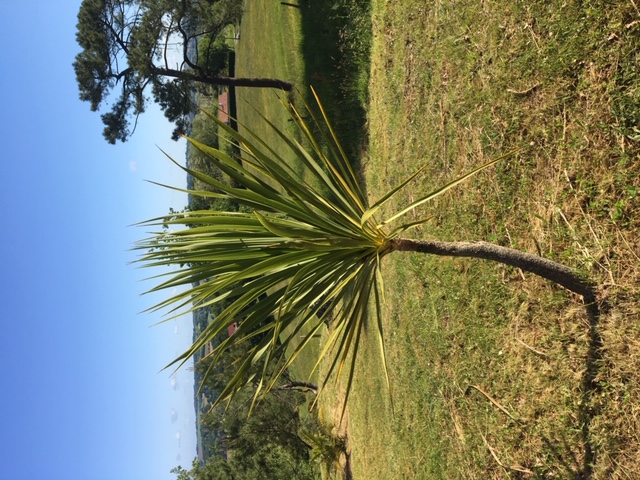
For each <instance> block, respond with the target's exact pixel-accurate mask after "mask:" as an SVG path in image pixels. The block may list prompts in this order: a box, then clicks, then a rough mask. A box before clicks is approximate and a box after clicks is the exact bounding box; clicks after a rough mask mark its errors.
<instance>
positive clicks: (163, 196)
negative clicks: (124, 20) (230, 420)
mask: <svg viewBox="0 0 640 480" xmlns="http://www.w3.org/2000/svg"><path fill="white" fill-rule="evenodd" d="M79 6H80V1H79V0H73V1H72V0H64V1H53V2H51V1H45V0H35V1H34V0H31V1H29V0H27V1H25V2H9V1H2V2H0V15H1V18H2V19H3V20H4V24H5V27H3V28H2V29H1V30H0V35H1V36H2V38H1V39H0V41H1V44H2V45H3V47H4V48H3V51H4V55H3V63H2V64H3V67H2V74H1V75H0V95H1V99H0V100H1V103H0V104H1V105H2V127H3V128H2V130H3V134H4V135H3V138H4V145H3V149H2V150H3V153H2V160H3V161H2V170H1V172H2V173H1V175H2V176H1V180H2V189H0V206H1V207H2V210H3V217H4V219H3V220H4V221H3V225H4V228H3V234H2V236H1V238H2V240H1V246H2V252H3V254H4V258H5V260H4V262H3V263H4V264H3V267H2V269H1V270H0V272H1V273H0V275H1V276H0V279H1V282H2V289H3V291H4V293H5V295H4V299H5V308H4V309H3V312H2V317H1V318H2V320H1V321H2V329H1V332H2V333H1V334H0V339H1V341H2V345H3V348H2V349H0V362H1V365H2V367H3V375H2V383H1V385H2V394H1V395H0V412H1V413H2V420H0V422H2V423H4V424H5V425H4V428H3V431H2V436H1V437H0V438H1V440H0V447H1V451H2V459H3V461H2V462H0V478H3V479H4V478H7V479H22V478H25V479H27V478H28V479H31V480H39V479H48V480H56V479H89V480H91V479H105V480H113V479H116V478H117V479H119V480H128V479H131V480H137V479H141V480H145V479H154V480H162V479H171V478H175V476H174V475H171V474H170V473H169V470H170V469H171V468H173V467H175V466H176V465H178V464H182V465H184V466H185V467H188V466H189V465H190V463H191V461H192V459H193V458H194V456H195V454H196V451H195V419H194V413H193V380H192V374H191V372H189V371H187V370H186V369H184V370H181V371H180V372H178V374H177V375H176V376H175V377H171V376H170V372H167V371H164V372H161V371H160V370H161V369H162V367H163V366H164V365H166V364H167V363H168V362H169V361H170V360H172V359H173V358H174V357H175V356H176V355H177V354H179V353H180V352H182V351H183V350H184V349H185V348H186V347H187V346H188V344H189V341H190V338H191V320H190V318H183V319H180V320H178V321H176V322H171V323H167V324H163V325H160V326H155V327H152V325H153V324H155V323H157V322H158V321H160V320H161V318H162V317H161V316H160V315H159V314H140V313H139V312H141V311H142V310H144V309H145V308H147V307H149V306H151V305H152V304H153V303H154V298H153V297H151V298H149V297H144V296H142V297H141V296H140V294H141V293H142V292H143V291H144V290H146V289H147V288H150V287H151V285H152V284H151V283H149V282H142V281H141V279H142V278H143V276H144V275H143V272H142V271H140V270H138V269H136V268H135V267H133V266H131V265H129V262H131V261H132V260H134V259H135V258H136V257H135V254H134V253H132V252H130V251H129V249H130V248H131V246H132V244H133V242H135V241H136V240H139V239H140V238H142V237H143V236H144V234H145V232H144V230H143V229H141V228H138V227H131V226H129V225H131V224H133V223H136V222H139V221H142V220H145V219H147V218H151V217H156V216H159V215H163V214H164V213H167V212H168V211H169V208H170V207H173V208H178V209H181V208H183V207H184V206H185V204H186V198H185V197H184V196H183V195H182V194H178V193H175V192H171V191H168V190H163V189H161V188H159V187H156V186H153V185H151V184H148V183H146V182H145V181H144V180H145V179H149V180H155V181H159V182H161V183H169V184H173V185H177V186H184V185H185V182H186V179H185V175H184V173H182V172H181V171H180V170H179V169H177V167H175V166H173V165H172V164H171V163H170V162H169V161H168V160H167V159H166V158H165V157H164V155H163V154H162V152H160V150H159V149H158V147H161V148H162V149H164V150H167V151H169V153H170V154H171V155H172V156H174V157H175V158H176V159H179V160H180V161H183V160H184V149H185V145H184V143H183V142H180V143H176V142H173V141H171V139H170V132H171V128H172V127H171V125H169V124H168V123H167V122H166V121H165V120H164V118H163V117H162V114H161V113H159V112H158V111H157V110H156V109H150V110H149V111H148V112H147V113H145V114H144V115H143V116H142V117H141V119H140V122H139V125H138V129H137V131H136V132H135V135H134V136H133V137H132V139H131V140H130V141H129V142H127V143H126V144H118V145H116V146H113V145H108V144H107V143H106V142H105V141H104V140H103V138H102V135H101V131H102V125H101V122H100V117H99V115H98V114H97V113H94V112H91V111H90V110H89V105H88V104H86V103H83V102H80V100H79V99H78V93H77V87H76V84H75V76H74V73H73V69H72V67H71V64H72V62H73V59H74V56H75V55H76V53H77V52H78V46H77V45H76V43H75V24H76V15H77V11H78V8H79ZM155 300H159V298H158V297H156V298H155ZM178 434H179V437H180V438H178Z"/></svg>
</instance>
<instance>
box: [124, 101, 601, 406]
mask: <svg viewBox="0 0 640 480" xmlns="http://www.w3.org/2000/svg"><path fill="white" fill-rule="evenodd" d="M316 101H317V97H316ZM318 106H319V111H320V115H318V116H317V117H316V116H314V115H313V114H311V113H309V112H310V111H311V110H310V109H308V108H307V110H308V112H307V113H306V114H305V115H302V114H301V113H300V112H299V111H298V110H297V109H296V108H295V107H294V106H293V105H292V104H285V108H287V109H288V111H289V113H290V115H291V118H292V120H293V122H294V124H295V125H296V126H297V128H298V130H299V132H300V133H301V137H302V141H299V140H297V139H296V137H295V136H294V135H291V134H288V133H285V132H283V131H281V130H280V129H278V128H277V127H276V126H275V125H273V124H272V123H271V122H269V120H268V119H266V118H264V121H265V122H267V123H269V125H270V127H271V128H273V129H274V131H275V132H276V133H277V134H278V135H279V137H280V138H281V139H282V141H283V142H284V143H285V144H286V145H287V146H288V148H289V149H290V151H291V152H292V153H293V154H294V155H295V157H296V158H297V159H298V160H299V162H301V164H302V165H303V166H304V168H305V169H306V170H307V172H308V173H309V174H308V175H307V176H305V178H309V179H310V180H305V178H302V177H301V176H300V175H299V174H297V173H296V172H295V171H294V169H292V168H291V167H290V166H289V165H288V164H287V162H285V160H284V159H283V158H282V157H281V156H279V155H278V154H277V153H276V152H275V151H274V150H273V149H272V148H271V147H270V146H269V145H267V144H266V143H265V142H263V141H262V140H261V139H260V138H259V137H257V136H256V135H255V134H253V133H252V132H250V131H249V132H248V133H247V135H242V134H240V133H238V132H236V131H235V130H233V129H231V128H229V127H228V126H227V125H225V124H223V123H221V122H219V121H218V120H217V119H216V118H215V117H214V116H212V115H210V117H211V119H212V121H215V122H217V123H218V125H219V128H222V129H224V130H225V131H226V132H227V133H228V134H229V135H230V136H231V137H232V138H233V140H234V141H235V142H237V144H238V145H239V146H240V148H241V150H242V162H238V161H237V160H236V159H234V158H232V157H230V156H229V155H228V154H226V153H224V152H223V151H221V150H218V149H215V148H211V147H208V146H206V145H203V144H201V143H199V142H197V141H195V140H192V139H189V141H190V142H191V143H192V145H193V146H194V147H196V148H198V149H199V150H201V151H202V152H203V153H205V154H206V155H208V157H209V158H210V160H211V161H212V162H213V163H214V164H215V165H216V166H217V167H218V168H219V169H220V170H222V171H223V172H224V173H225V174H227V175H228V176H229V177H230V178H231V179H232V180H233V182H232V183H233V184H234V185H240V186H239V187H238V186H230V185H228V184H225V183H223V182H220V181H218V180H216V179H214V178H211V177H208V176H206V175H204V174H201V173H199V172H196V171H192V170H189V169H185V170H186V171H187V172H188V173H190V174H191V175H193V176H194V177H196V178H198V179H199V180H201V181H202V182H204V183H206V184H208V185H210V186H211V187H213V189H215V190H216V192H217V193H214V192H209V191H190V192H189V193H191V194H193V195H200V196H203V197H215V198H225V199H229V200H232V201H234V202H237V203H238V204H240V205H241V206H243V207H244V210H245V212H244V213H243V212H219V211H210V210H202V211H190V212H186V213H183V214H179V215H177V216H174V217H172V218H170V219H167V218H166V217H160V218H157V219H154V220H150V221H148V222H145V223H144V224H145V225H156V226H165V227H169V230H168V231H167V230H160V231H158V232H157V233H154V234H153V235H152V236H151V237H150V238H148V239H146V240H143V241H141V242H139V244H138V245H137V247H136V248H138V249H142V250H144V252H145V253H143V255H142V258H141V260H140V261H141V262H142V263H144V265H145V266H152V267H156V266H165V267H166V266H176V265H178V266H181V267H183V268H181V269H179V270H178V271H177V273H176V272H172V273H167V274H164V276H167V277H168V278H164V279H163V280H162V281H161V283H160V284H159V285H158V286H156V287H155V288H153V290H152V291H157V290H162V289H172V288H174V287H178V286H185V285H186V286H188V289H187V290H186V291H184V292H183V293H179V294H177V295H175V296H173V297H171V298H169V299H167V300H166V301H164V302H162V303H160V304H159V305H157V306H156V307H154V308H156V309H163V308H167V307H170V309H171V310H170V311H171V312H180V313H184V312H185V311H191V310H194V309H197V308H202V307H206V306H210V305H214V304H222V303H223V302H224V304H225V305H226V308H224V310H223V311H222V313H220V314H219V315H218V316H216V317H215V319H213V321H212V322H211V323H210V325H209V326H208V327H207V328H206V329H205V330H204V331H203V332H202V333H201V334H200V336H199V337H198V338H197V339H196V341H195V342H194V343H193V345H192V346H191V347H190V348H189V349H188V350H187V351H186V352H185V353H184V354H182V355H181V356H180V357H178V358H177V359H176V360H174V362H172V365H181V364H183V363H184V362H186V361H187V360H188V359H189V358H190V357H192V356H193V355H195V354H196V353H197V352H198V351H199V350H200V349H201V348H203V347H204V345H205V344H207V343H208V342H210V341H211V340H212V339H213V338H214V337H216V336H217V335H218V334H220V333H221V332H223V331H225V330H226V329H227V327H228V326H229V325H231V324H233V323H236V324H237V325H238V328H237V331H236V332H235V333H234V334H233V335H232V336H230V337H228V338H226V339H225V340H224V341H222V342H221V343H220V344H219V345H218V346H217V347H216V348H215V349H214V350H213V352H212V353H211V354H210V355H212V357H213V362H212V363H213V364H215V362H216V360H217V359H219V358H220V356H221V355H224V353H225V352H226V351H227V350H228V349H230V348H233V347H234V346H235V345H238V344H240V343H242V342H249V343H250V344H251V348H250V349H249V354H248V355H247V356H246V358H245V359H244V361H243V362H241V364H240V365H239V366H238V369H237V372H236V374H235V376H234V377H233V378H232V380H231V381H230V382H229V383H228V385H227V386H226V387H225V389H224V390H223V392H222V393H221V395H220V397H219V399H218V402H216V404H217V403H220V402H221V401H223V400H225V399H227V400H230V399H231V398H233V396H234V395H235V394H236V393H237V392H238V391H239V390H240V389H241V388H243V387H244V386H245V385H247V384H249V383H253V384H255V385H256V386H257V388H256V397H257V396H258V395H259V394H260V392H266V391H268V390H269V389H271V388H272V387H273V386H274V385H275V382H276V381H277V380H278V378H279V377H280V376H281V375H282V374H283V373H284V372H285V371H286V369H287V368H288V367H289V366H290V365H291V363H292V362H293V361H294V360H295V358H296V356H297V355H298V354H299V352H300V351H301V350H302V349H303V348H305V346H307V345H308V343H309V342H310V341H311V339H312V338H313V337H314V334H316V333H318V332H319V331H320V329H321V328H323V325H324V323H325V321H326V320H327V319H329V318H331V328H330V332H329V337H328V341H327V342H326V344H325V345H324V346H323V348H322V350H321V354H320V358H319V359H318V363H317V364H316V368H317V366H318V364H319V363H320V361H321V360H322V359H323V358H325V357H327V355H328V353H329V352H330V351H332V352H335V354H333V356H332V359H331V362H330V364H329V365H330V366H329V369H328V374H327V376H326V378H328V377H329V376H330V375H331V373H333V372H334V371H335V372H337V374H338V375H340V373H341V372H342V371H343V369H344V367H345V366H346V367H347V368H346V372H347V373H348V377H347V384H346V385H347V388H346V392H347V393H346V398H345V404H346V401H347V398H348V395H349V391H350V388H351V383H352V379H353V373H354V365H355V360H356V357H357V353H358V345H359V343H360V336H361V335H362V332H363V328H364V325H365V323H366V319H367V318H369V317H373V318H375V325H376V329H377V338H378V340H379V342H380V345H381V347H382V348H381V352H382V365H383V366H384V371H385V375H386V377H387V381H388V375H387V373H386V362H385V360H384V342H383V339H384V335H383V322H382V319H381V317H380V304H381V298H382V293H383V275H382V273H381V260H382V258H383V257H384V256H386V255H388V254H390V253H392V252H394V251H414V252H422V253H431V254H436V255H449V256H466V257H476V258H483V259H489V260H494V261H498V262H502V263H504V264H507V265H511V266H515V267H518V268H521V269H523V270H526V271H529V272H532V273H535V274H537V275H540V276H542V277H544V278H547V279H549V280H552V281H554V282H556V283H558V284H560V285H562V286H564V287H565V288H567V289H569V290H571V291H573V292H575V293H578V294H580V295H583V296H584V297H585V301H586V302H593V301H594V300H595V296H594V287H593V285H592V284H591V283H590V282H589V281H587V280H585V279H583V278H582V277H580V276H579V275H578V274H577V273H576V272H574V271H573V270H572V269H570V268H567V267H565V266H562V265H560V264H558V263H555V262H553V261H550V260H548V259H544V258H541V257H538V256H535V255H531V254H528V253H524V252H520V251H517V250H513V249H509V248H505V247H501V246H498V245H493V244H489V243H485V242H474V243H469V242H438V241H416V240H410V239H406V238H402V237H401V234H402V233H403V232H405V231H406V230H408V229H410V228H413V227H415V226H418V225H421V224H423V223H425V222H426V221H428V219H422V220H418V221H412V222H405V223H403V222H402V218H403V216H404V215H405V214H406V213H408V212H410V211H412V210H413V209H414V208H416V207H417V206H419V205H421V204H423V203H425V202H427V201H429V200H430V199H433V198H434V197H436V196H438V195H440V194H442V193H443V192H445V191H447V190H448V189H450V188H452V187H454V186H456V185H458V184H459V183H460V182H462V181H464V180H466V179H467V178H469V177H470V176H472V175H474V174H476V173H477V172H479V171H480V170H482V169H485V168H487V167H489V166H491V165H493V164H495V163H496V162H498V161H500V160H501V159H503V158H505V157H507V156H508V155H510V154H506V155H504V156H502V157H500V158H498V159H495V160H493V161H491V162H489V163H487V164H486V165H482V166H480V167H479V168H477V169H475V170H473V171H471V172H469V173H468V174H466V175H464V176H462V177H460V178H458V179H456V180H454V181H452V182H451V183H449V184H447V185H445V186H443V187H441V188H439V189H437V190H435V191H433V192H430V193H429V194H427V195H425V196H423V197H422V198H420V199H418V200H416V201H414V202H412V203H411V204H409V205H407V206H406V207H405V208H403V209H401V210H400V211H398V212H396V213H395V214H393V215H391V216H389V217H388V218H385V219H379V218H378V216H379V214H380V212H381V207H382V206H383V205H385V204H386V203H387V202H388V201H389V200H390V199H391V198H392V197H393V196H394V195H395V194H396V193H397V192H398V191H399V190H400V189H402V188H403V187H405V186H406V185H407V184H408V183H409V182H411V181H412V180H414V179H415V177H416V176H417V175H418V174H419V173H420V171H418V172H416V173H415V174H413V175H412V176H411V177H409V178H408V179H407V180H405V181H404V182H403V183H401V184H400V185H399V186H398V187H397V188H395V189H393V190H392V191H390V192H389V193H388V194H386V195H384V196H383V197H382V198H380V199H379V200H378V201H377V202H375V203H374V204H373V205H369V203H368V202H367V198H366V196H365V194H364V192H363V190H362V188H361V187H360V185H359V182H358V179H357V177H356V175H355V173H354V172H353V170H352V168H351V166H350V164H349V161H348V159H347V158H346V156H345V153H344V151H343V149H342V147H341V146H340V143H339V142H338V140H337V138H336V135H335V133H334V131H333V129H332V128H331V125H330V123H329V121H328V119H327V117H326V114H325V112H324V110H323V109H322V106H321V104H320V102H319V101H318ZM314 131H320V132H321V134H320V135H321V139H322V143H321V142H320V141H319V140H318V139H317V138H316V134H314ZM303 143H304V144H305V145H308V146H307V147H305V146H303ZM180 227H186V228H183V229H177V228H180ZM173 229H177V230H173ZM302 331H304V332H305V335H301V332H302ZM285 332H286V333H285ZM301 337H302V340H301V341H299V340H300V338H301ZM291 345H296V347H295V349H293V352H292V353H289V355H286V356H285V351H286V349H287V346H291ZM333 349H335V350H333ZM262 362H264V363H263V365H264V369H263V370H262V371H261V373H260V372H258V373H256V368H255V365H256V364H261V363H262ZM267 365H270V367H269V369H267ZM273 365H277V367H276V368H275V369H274V368H273ZM326 378H325V380H324V381H325V382H326Z"/></svg>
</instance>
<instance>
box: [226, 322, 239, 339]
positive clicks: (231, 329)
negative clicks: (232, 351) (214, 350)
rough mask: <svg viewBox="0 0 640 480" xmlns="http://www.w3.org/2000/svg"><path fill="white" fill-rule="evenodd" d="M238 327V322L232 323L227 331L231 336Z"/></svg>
mask: <svg viewBox="0 0 640 480" xmlns="http://www.w3.org/2000/svg"><path fill="white" fill-rule="evenodd" d="M237 329H238V324H237V323H232V324H231V325H229V326H228V327H227V333H228V334H229V336H231V335H233V334H234V333H236V330H237Z"/></svg>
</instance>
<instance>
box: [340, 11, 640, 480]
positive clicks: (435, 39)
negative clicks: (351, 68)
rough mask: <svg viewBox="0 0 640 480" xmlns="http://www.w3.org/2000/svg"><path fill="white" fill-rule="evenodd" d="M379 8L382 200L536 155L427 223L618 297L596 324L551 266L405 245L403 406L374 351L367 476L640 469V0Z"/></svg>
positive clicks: (363, 384)
mask: <svg viewBox="0 0 640 480" xmlns="http://www.w3.org/2000/svg"><path fill="white" fill-rule="evenodd" d="M373 4H374V7H373V25H374V33H373V38H374V41H373V47H372V48H373V55H372V65H371V72H372V73H371V83H370V102H369V108H368V114H369V126H370V130H369V138H370V149H369V151H368V153H367V155H366V158H365V159H364V160H363V164H364V166H365V172H366V182H367V186H368V189H369V192H370V193H371V195H372V197H375V196H376V195H377V194H379V193H380V192H384V191H386V190H387V189H388V188H390V187H391V186H392V185H394V184H397V182H398V181H399V180H400V179H401V178H403V177H405V176H406V175H408V174H409V173H410V172H413V171H414V170H415V169H417V168H418V167H419V166H422V165H424V164H427V165H428V166H427V172H426V173H425V174H424V176H423V177H421V178H422V179H423V180H422V184H418V185H416V186H415V187H414V188H413V189H410V190H409V191H407V192H406V195H407V197H408V198H411V197H412V196H413V195H414V192H415V195H418V194H419V193H420V192H424V191H426V190H427V189H429V188H432V187H433V186H436V185H438V184H439V183H442V182H443V181H445V180H446V179H450V178H453V177H454V176H455V175H456V174H457V173H460V172H463V171H465V170H468V169H470V168H472V167H474V166H477V165H480V164H482V163H484V162H486V161H487V160H489V159H490V158H492V157H494V156H497V155H499V154H501V153H504V152H506V151H508V150H510V149H513V148H520V149H521V150H520V152H519V153H518V154H517V155H515V156H514V157H513V158H512V159H511V160H509V161H507V162H504V163H502V164H500V165H499V166H498V167H497V168H494V169H492V170H491V171H488V172H484V173H483V174H481V175H480V176H479V177H476V178H474V179H473V180H471V181H470V182H469V183H467V184H466V185H464V186H463V187H461V188H458V189H457V190H455V191H454V192H452V193H450V194H448V195H447V196H446V197H444V198H442V199H441V200H439V201H438V202H436V203H434V204H432V205H430V206H427V208H426V209H425V211H423V212H419V213H417V214H416V215H417V217H420V216H423V215H427V214H430V215H433V217H434V218H433V221H432V223H431V224H430V225H429V226H428V227H425V228H422V229H421V230H420V231H417V232H415V233H414V235H415V236H416V237H418V238H438V239H444V240H455V239H458V240H488V241H492V242H496V243H499V244H501V245H506V246H512V247H516V248H519V249H522V250H525V251H529V252H532V253H536V252H540V253H542V255H544V256H547V257H551V258H554V259H557V260H559V261H562V262H563V263H566V264H568V265H571V266H573V267H575V268H577V269H580V270H582V271H584V272H587V273H588V274H589V275H590V276H591V277H592V278H594V279H595V280H597V281H598V284H599V292H600V298H601V300H602V301H604V302H606V303H607V306H605V307H604V308H603V310H602V315H601V318H600V319H599V322H597V323H596V322H590V321H589V319H588V318H587V315H586V312H585V309H584V308H583V307H582V303H581V299H580V298H578V297H576V296H574V295H571V294H568V293H567V292H565V291H563V290H562V289H560V288H557V287H555V286H553V285H550V284H549V283H548V282H545V281H542V280H540V279H537V278H534V277H532V276H531V275H528V274H524V275H523V274H522V273H521V272H519V271H516V270H513V269H506V268H504V267H501V266H498V265H491V264H489V263H487V262H482V261H472V260H442V259H441V258H428V257H425V256H420V255H417V254H412V255H404V256H403V255H402V254H399V253H397V254H394V255H392V256H391V258H390V259H389V261H388V262H387V264H386V265H385V270H384V276H385V278H386V279H387V305H386V309H385V320H386V328H387V341H386V348H387V353H388V355H389V358H390V362H391V365H390V370H391V376H392V378H393V390H392V394H391V399H392V400H393V408H394V410H393V411H392V409H391V405H390V401H389V398H388V395H387V394H386V392H385V389H384V387H383V383H382V381H381V379H380V374H379V372H380V366H379V365H376V364H375V362H371V361H369V360H364V361H362V362H361V365H360V369H359V371H358V374H359V376H358V380H357V390H356V392H354V396H353V400H352V402H351V403H350V408H349V426H348V433H349V439H350V445H351V448H352V460H353V468H354V478H385V479H386V478H389V479H391V478H394V479H395V478H425V479H427V478H428V479H434V478H443V479H448V478H532V477H538V478H640V466H639V465H640V441H639V439H638V432H639V431H640V421H639V418H640V417H639V414H640V406H639V405H640V403H639V400H640V375H639V374H638V372H639V371H640V368H639V367H640V355H639V353H640V349H639V347H640V323H639V322H638V320H639V319H640V309H639V308H638V300H639V299H640V295H639V289H638V284H639V280H640V278H639V275H638V272H639V267H640V259H639V258H638V255H639V253H638V252H640V237H639V227H640V207H639V205H638V200H639V198H640V197H639V196H638V192H639V190H640V142H639V141H640V138H639V137H638V131H637V126H638V125H639V123H640V122H639V120H640V89H639V88H638V86H639V85H640V83H639V82H638V78H637V77H636V73H637V68H638V67H637V66H638V64H639V63H638V61H639V60H640V57H639V53H638V52H640V22H638V20H639V19H640V16H639V12H638V10H637V9H636V8H635V5H634V4H633V2H630V3H625V4H618V5H616V6H615V7H613V6H612V5H610V4H604V3H600V2H591V3H590V4H589V5H588V6H587V5H582V6H580V5H578V4H574V3H569V4H567V3H564V4H563V3H560V2H558V3H554V4H553V5H552V4H549V2H545V1H540V2H537V1H534V2H527V3H526V4H513V2H498V3H494V4H486V3H480V2H466V1H463V2H457V3H456V4H455V7H454V6H452V5H450V4H446V5H445V4H441V3H439V2H436V3H433V4H431V3H430V4H428V5H427V4H425V2H422V1H419V0H416V1H412V0H403V1H402V2H392V3H387V2H381V1H374V2H373ZM419 183H420V182H419ZM366 348H368V349H369V351H373V350H374V349H375V343H374V342H372V344H371V345H369V344H367V345H366ZM362 358H363V359H368V358H375V356H374V355H373V352H372V353H371V355H367V354H364V355H362ZM371 392H376V393H375V394H372V393H371Z"/></svg>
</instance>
